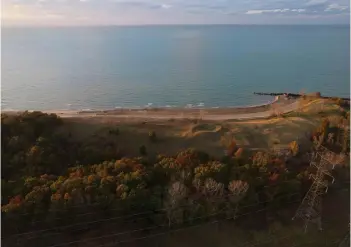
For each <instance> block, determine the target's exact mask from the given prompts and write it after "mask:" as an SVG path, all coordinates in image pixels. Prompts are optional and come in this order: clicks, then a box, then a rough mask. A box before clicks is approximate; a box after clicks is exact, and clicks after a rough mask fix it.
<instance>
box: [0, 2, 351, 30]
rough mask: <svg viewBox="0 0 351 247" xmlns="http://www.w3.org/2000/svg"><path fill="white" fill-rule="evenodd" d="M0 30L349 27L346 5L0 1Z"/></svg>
mask: <svg viewBox="0 0 351 247" xmlns="http://www.w3.org/2000/svg"><path fill="white" fill-rule="evenodd" d="M1 21H2V25H3V26H13V25H15V26H16V25H18V26H84V25H87V26H91V25H150V24H349V23H350V1H349V0H2V1H1Z"/></svg>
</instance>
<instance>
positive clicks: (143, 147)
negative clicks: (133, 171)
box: [139, 145, 147, 156]
mask: <svg viewBox="0 0 351 247" xmlns="http://www.w3.org/2000/svg"><path fill="white" fill-rule="evenodd" d="M139 153H140V154H141V155H143V156H144V155H147V152H146V147H145V145H141V146H140V147H139Z"/></svg>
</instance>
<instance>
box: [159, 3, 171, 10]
mask: <svg viewBox="0 0 351 247" xmlns="http://www.w3.org/2000/svg"><path fill="white" fill-rule="evenodd" d="M161 8H162V9H170V8H172V5H169V4H161Z"/></svg>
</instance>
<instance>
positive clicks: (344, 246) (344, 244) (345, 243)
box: [338, 224, 350, 247]
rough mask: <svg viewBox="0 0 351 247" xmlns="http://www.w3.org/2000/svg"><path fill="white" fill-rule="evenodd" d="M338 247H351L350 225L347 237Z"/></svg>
mask: <svg viewBox="0 0 351 247" xmlns="http://www.w3.org/2000/svg"><path fill="white" fill-rule="evenodd" d="M338 247H350V224H349V229H348V231H347V233H346V235H345V237H344V238H343V239H342V240H341V242H340V243H339V245H338Z"/></svg>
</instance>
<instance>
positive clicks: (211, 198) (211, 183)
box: [201, 178, 224, 213]
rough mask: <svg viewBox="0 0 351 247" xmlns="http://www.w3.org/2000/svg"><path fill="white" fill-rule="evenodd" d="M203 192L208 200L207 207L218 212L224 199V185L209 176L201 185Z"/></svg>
mask: <svg viewBox="0 0 351 247" xmlns="http://www.w3.org/2000/svg"><path fill="white" fill-rule="evenodd" d="M201 191H202V194H203V195H204V196H205V198H206V201H207V203H206V204H207V209H208V210H209V211H210V212H211V213H212V212H216V211H217V210H218V209H219V207H220V205H221V203H223V201H224V185H223V184H222V183H218V182H216V181H215V180H214V179H212V178H207V179H206V180H205V182H204V184H203V186H202V187H201Z"/></svg>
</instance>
